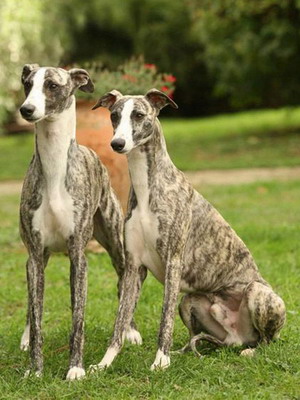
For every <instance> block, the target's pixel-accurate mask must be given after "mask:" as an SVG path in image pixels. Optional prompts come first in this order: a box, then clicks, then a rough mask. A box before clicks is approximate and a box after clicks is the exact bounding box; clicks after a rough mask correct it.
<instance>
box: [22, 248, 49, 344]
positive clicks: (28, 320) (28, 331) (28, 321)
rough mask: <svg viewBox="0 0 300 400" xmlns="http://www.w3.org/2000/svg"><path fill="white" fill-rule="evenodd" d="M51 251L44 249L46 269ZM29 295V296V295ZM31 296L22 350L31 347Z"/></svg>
mask: <svg viewBox="0 0 300 400" xmlns="http://www.w3.org/2000/svg"><path fill="white" fill-rule="evenodd" d="M49 256H50V254H49V252H48V251H46V250H45V251H44V269H45V268H46V266H47V263H48V260H49ZM27 297H28V296H27ZM29 313H30V310H29V297H28V299H27V313H26V325H25V329H24V331H23V334H22V337H21V343H20V349H21V350H22V351H27V350H28V349H29V337H30V318H29Z"/></svg>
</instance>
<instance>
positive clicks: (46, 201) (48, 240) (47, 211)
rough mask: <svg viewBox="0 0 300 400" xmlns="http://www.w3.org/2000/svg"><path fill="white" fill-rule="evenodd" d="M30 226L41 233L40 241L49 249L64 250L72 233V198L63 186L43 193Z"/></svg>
mask: <svg viewBox="0 0 300 400" xmlns="http://www.w3.org/2000/svg"><path fill="white" fill-rule="evenodd" d="M32 226H33V229H34V230H35V231H38V232H39V233H40V234H41V238H42V243H43V246H44V247H45V248H48V249H49V250H51V251H64V250H65V249H66V241H67V239H68V238H69V237H70V235H72V234H73V233H74V211H73V200H72V198H71V196H70V195H69V193H68V192H67V191H66V189H65V188H62V189H61V190H59V191H55V192H53V193H51V194H50V195H49V194H48V193H46V192H45V193H44V194H43V200H42V203H41V206H40V207H39V208H38V209H37V210H36V211H35V213H34V217H33V221H32Z"/></svg>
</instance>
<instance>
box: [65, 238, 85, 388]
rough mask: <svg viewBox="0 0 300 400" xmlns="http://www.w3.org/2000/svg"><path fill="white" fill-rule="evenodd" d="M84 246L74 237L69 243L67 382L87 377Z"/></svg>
mask: <svg viewBox="0 0 300 400" xmlns="http://www.w3.org/2000/svg"><path fill="white" fill-rule="evenodd" d="M84 247H85V246H84V244H83V243H79V241H78V240H76V239H75V238H74V236H72V237H70V239H69V241H68V251H69V257H70V260H71V268H70V287H71V306H72V333H71V337H70V365H69V371H68V373H67V380H74V379H80V378H82V377H83V376H84V375H85V371H84V369H83V346H84V309H85V303H86V294H87V261H86V258H85V255H84Z"/></svg>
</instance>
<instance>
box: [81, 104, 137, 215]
mask: <svg viewBox="0 0 300 400" xmlns="http://www.w3.org/2000/svg"><path fill="white" fill-rule="evenodd" d="M94 104H95V102H90V101H85V100H78V101H77V130H76V137H77V141H78V143H79V144H82V145H84V146H87V147H90V148H91V149H93V150H94V151H95V152H96V153H97V154H98V156H99V158H100V159H101V161H102V162H103V164H104V165H105V166H106V168H107V170H108V173H109V176H110V179H111V183H112V187H113V188H114V190H115V192H116V195H117V196H118V199H119V200H120V203H121V205H122V208H123V211H124V212H125V211H126V208H127V201H128V194H129V188H130V181H129V173H128V165H127V158H126V156H124V155H122V154H117V153H115V152H114V151H113V150H112V148H111V146H110V142H111V139H112V136H113V129H112V126H111V122H110V112H109V111H108V110H107V109H106V108H102V107H99V108H98V109H96V110H94V111H92V107H93V105H94Z"/></svg>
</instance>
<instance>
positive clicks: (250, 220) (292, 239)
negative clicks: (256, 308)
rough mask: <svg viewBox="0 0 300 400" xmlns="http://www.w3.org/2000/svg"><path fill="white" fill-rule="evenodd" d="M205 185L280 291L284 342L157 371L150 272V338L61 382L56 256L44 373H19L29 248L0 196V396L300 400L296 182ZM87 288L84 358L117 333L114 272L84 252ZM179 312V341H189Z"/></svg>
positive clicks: (12, 205)
mask: <svg viewBox="0 0 300 400" xmlns="http://www.w3.org/2000/svg"><path fill="white" fill-rule="evenodd" d="M201 192H202V193H203V194H204V195H205V197H206V198H208V199H209V200H210V201H211V202H212V203H213V204H214V205H215V206H216V207H217V208H218V209H219V210H220V211H221V213H222V214H223V215H224V216H225V217H226V219H227V220H228V221H229V222H230V223H231V225H232V226H233V227H234V228H235V230H236V231H237V232H238V233H239V235H240V236H241V237H242V238H243V239H244V241H245V242H246V243H247V245H248V246H249V247H250V249H251V251H252V252H253V254H254V256H255V258H256V261H257V263H258V264H259V266H260V270H261V272H262V274H263V276H264V277H265V278H266V279H267V280H268V281H269V282H270V283H271V284H272V286H273V287H274V289H275V290H276V291H277V292H278V293H279V294H280V295H281V296H282V297H283V299H284V300H285V302H286V306H287V323H286V326H285V327H284V329H283V331H282V340H280V341H278V342H276V343H272V344H271V345H270V346H267V347H262V348H260V349H259V350H258V353H257V355H256V356H255V357H254V358H253V359H244V358H241V357H240V356H239V355H238V350H237V349H229V348H227V349H217V350H216V349H214V348H213V347H210V346H208V345H203V347H202V353H203V354H204V355H205V357H203V358H202V359H197V358H196V357H195V356H193V354H190V353H188V354H185V355H182V356H179V355H177V356H173V357H172V363H171V366H170V368H169V369H168V370H166V371H161V372H155V373H151V372H150V371H149V367H150V365H151V363H152V361H153V359H154V356H155V351H156V337H157V330H158V325H159V320H160V311H161V302H162V286H161V285H160V284H159V283H158V282H157V281H155V280H154V278H153V277H152V276H149V277H148V278H147V280H146V282H145V285H144V288H143V293H142V296H141V299H140V302H139V305H138V309H137V312H136V321H137V324H138V326H139V329H140V331H141V333H142V336H143V338H144V344H143V346H141V347H135V346H130V345H128V344H127V345H126V346H125V347H124V349H123V351H122V353H121V354H120V356H119V357H118V358H117V360H116V361H115V363H114V364H113V366H112V367H111V368H109V369H108V370H107V371H104V372H103V373H100V374H99V375H95V376H91V377H88V378H86V379H84V380H83V381H80V382H72V383H68V382H66V381H64V380H63V378H64V377H65V373H66V371H67V366H68V337H69V332H70V302H69V282H68V261H67V259H66V257H64V256H63V255H56V256H53V257H52V258H51V260H50V263H49V266H48V267H47V273H46V275H47V276H46V299H45V310H44V355H45V373H44V377H43V378H42V379H40V380H38V379H33V378H30V379H28V380H26V379H22V375H23V373H24V371H25V369H26V368H27V366H28V355H27V354H24V353H21V352H20V350H19V348H18V347H19V340H20V336H21V333H22V329H23V326H24V319H25V307H26V280H25V266H24V265H25V260H26V252H25V250H24V248H23V247H22V245H21V243H20V239H19V235H18V202H19V200H18V198H17V197H16V196H1V197H0V220H1V232H0V245H1V253H0V263H1V268H0V285H1V297H0V312H1V314H0V315H1V324H0V360H1V361H0V398H1V399H5V400H7V399H9V400H10V399H22V400H23V399H39V400H46V399H59V400H61V399H72V400H73V399H130V398H131V399H132V398H136V399H172V400H173V399H187V398H188V399H191V400H192V399H217V400H218V399H220V400H221V399H233V400H234V399H247V400H248V399H272V400H273V399H280V400H281V399H299V398H300V386H299V379H300V356H299V354H300V345H299V326H300V316H299V310H300V291H299V287H300V268H299V266H300V254H299V242H300V230H299V226H300V215H299V198H300V182H287V183H280V184H279V183H268V184H261V183H260V184H251V185H241V186H227V187H226V186H225V187H216V186H211V187H210V186H206V187H203V188H202V190H201ZM88 260H89V290H88V303H87V314H86V346H85V357H84V359H85V365H86V366H88V365H89V364H91V363H95V362H98V361H99V360H100V359H101V356H102V355H103V354H104V351H105V348H106V344H107V341H108V338H109V336H110V334H111V332H112V327H113V320H114V316H115V312H116V307H117V301H116V288H115V285H116V277H115V273H114V271H113V269H112V267H111V265H110V261H109V259H108V257H107V256H106V255H105V254H102V255H97V254H92V253H88ZM187 337H188V335H187V331H186V328H185V327H184V326H183V324H182V323H181V321H180V319H179V318H178V317H177V319H176V325H175V332H174V345H173V348H174V349H177V348H179V347H180V346H182V345H183V344H185V342H186V340H187Z"/></svg>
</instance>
